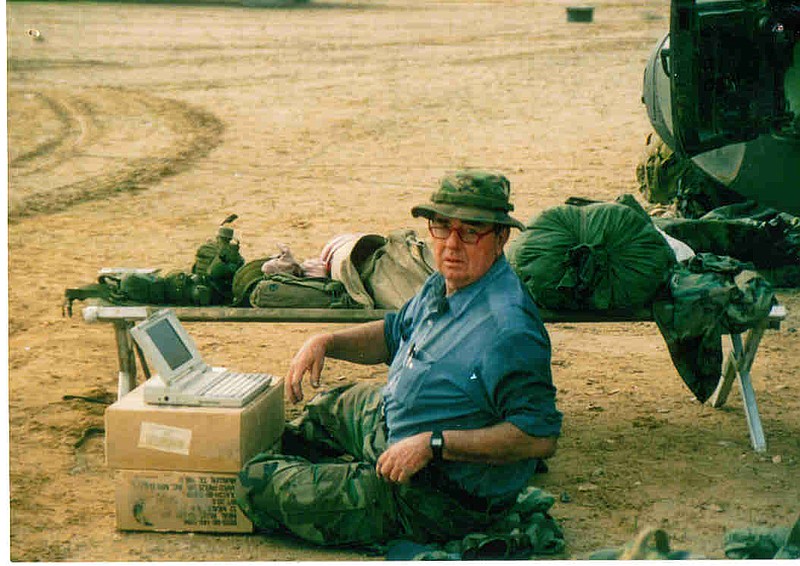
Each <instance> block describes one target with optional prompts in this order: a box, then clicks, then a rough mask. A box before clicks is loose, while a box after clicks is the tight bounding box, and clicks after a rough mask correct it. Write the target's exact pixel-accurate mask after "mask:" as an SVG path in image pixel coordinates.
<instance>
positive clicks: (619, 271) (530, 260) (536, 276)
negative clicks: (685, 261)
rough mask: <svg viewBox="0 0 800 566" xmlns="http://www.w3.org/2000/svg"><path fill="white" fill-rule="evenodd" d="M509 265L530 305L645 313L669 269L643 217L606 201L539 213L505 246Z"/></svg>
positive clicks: (658, 238) (663, 245)
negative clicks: (521, 285) (525, 288)
mask: <svg viewBox="0 0 800 566" xmlns="http://www.w3.org/2000/svg"><path fill="white" fill-rule="evenodd" d="M508 259H509V262H510V263H511V266H512V267H513V268H514V271H515V272H516V273H517V275H518V276H519V277H520V279H521V280H522V282H523V284H524V285H525V286H526V287H527V288H528V290H529V291H530V292H531V294H532V295H533V297H534V300H535V301H536V303H537V304H539V305H540V306H542V307H544V308H549V309H553V310H599V311H631V310H637V309H640V308H644V307H647V306H649V304H650V303H651V301H652V299H653V297H654V296H655V295H656V293H657V292H658V291H659V290H660V289H661V288H662V287H663V286H664V285H665V284H666V282H667V280H668V278H669V275H670V273H671V269H672V267H673V265H674V264H675V254H674V252H673V251H672V248H671V247H670V246H669V244H668V243H667V241H666V240H665V239H664V237H663V236H662V235H661V234H660V233H659V232H658V230H656V228H655V226H654V225H653V223H652V222H651V221H650V219H649V218H648V217H647V216H646V215H644V216H643V215H641V214H640V213H639V212H637V211H636V210H634V209H633V208H631V207H629V206H626V205H624V204H620V203H611V202H608V203H594V204H589V205H586V206H575V205H572V204H565V205H560V206H555V207H551V208H548V209H545V210H543V211H542V212H541V213H539V214H538V215H536V216H534V217H533V218H532V219H531V220H530V221H529V222H528V224H527V225H526V229H525V231H524V232H522V234H520V235H519V236H517V237H516V238H515V239H514V240H513V241H512V242H511V243H510V244H509V252H508Z"/></svg>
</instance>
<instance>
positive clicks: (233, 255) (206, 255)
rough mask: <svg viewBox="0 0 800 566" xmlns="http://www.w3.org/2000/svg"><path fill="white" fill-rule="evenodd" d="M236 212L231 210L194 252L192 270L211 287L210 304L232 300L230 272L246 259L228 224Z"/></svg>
mask: <svg viewBox="0 0 800 566" xmlns="http://www.w3.org/2000/svg"><path fill="white" fill-rule="evenodd" d="M237 218H238V216H237V215H236V214H231V215H230V216H229V217H228V218H226V219H225V220H223V221H222V224H221V225H220V227H219V230H218V231H217V236H216V238H215V239H213V240H208V241H206V242H205V243H204V244H202V245H201V246H200V247H199V248H198V249H197V252H196V253H195V261H194V264H193V265H192V274H194V275H197V276H199V277H200V280H201V281H202V282H203V284H205V285H207V286H208V287H209V288H210V289H211V304H215V305H216V304H229V303H231V302H232V301H233V276H234V274H235V273H236V271H238V270H239V268H240V267H242V266H243V265H244V263H245V261H244V258H243V257H242V255H241V254H240V253H239V240H237V239H236V238H234V232H233V228H231V227H230V226H227V224H229V223H231V222H233V221H234V220H236V219H237Z"/></svg>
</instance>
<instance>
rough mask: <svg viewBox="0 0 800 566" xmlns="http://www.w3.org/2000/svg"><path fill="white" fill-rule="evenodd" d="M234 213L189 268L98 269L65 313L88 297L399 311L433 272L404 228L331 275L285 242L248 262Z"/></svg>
mask: <svg viewBox="0 0 800 566" xmlns="http://www.w3.org/2000/svg"><path fill="white" fill-rule="evenodd" d="M236 218H237V216H236V215H231V216H229V217H228V218H226V219H225V221H224V222H223V223H222V225H221V226H220V227H219V229H218V232H217V235H216V238H215V239H210V240H208V241H206V242H204V243H203V244H202V245H200V246H199V248H198V249H197V251H196V253H195V258H194V263H193V264H192V267H191V270H190V271H171V272H168V273H167V274H161V273H160V270H141V269H122V270H120V271H119V272H118V273H114V274H112V275H109V274H103V275H101V276H100V277H99V279H98V281H97V283H94V284H92V285H86V286H84V287H80V288H74V289H67V290H66V291H65V302H64V313H65V314H69V315H71V314H72V302H73V301H75V300H86V299H91V298H95V299H99V300H100V301H102V302H105V303H110V304H115V305H142V304H145V305H148V304H149V305H173V306H208V305H231V306H235V307H250V306H252V307H260V308H280V307H285V308H359V307H363V306H366V307H368V308H385V309H397V308H400V307H401V306H402V305H403V304H404V303H405V302H406V301H407V300H408V299H410V298H411V297H412V296H413V295H414V294H415V293H416V292H417V290H418V289H419V288H420V287H421V286H422V284H423V283H424V282H425V280H426V279H427V278H428V276H429V275H430V274H431V273H433V270H434V269H433V263H434V262H433V256H432V254H431V252H430V250H429V249H428V247H427V245H426V244H425V242H423V241H421V240H419V239H418V238H417V235H416V232H414V231H413V230H408V229H399V230H394V231H392V232H390V233H389V235H388V237H383V236H377V235H373V236H370V237H369V238H370V240H369V244H370V245H368V246H361V248H359V249H362V248H363V249H362V251H363V252H364V253H361V254H360V255H359V257H358V261H357V262H356V261H354V260H353V258H352V257H350V255H348V256H347V257H345V258H342V262H341V264H342V265H340V266H339V267H346V268H347V269H344V270H343V269H339V270H337V271H336V273H335V274H332V273H331V272H330V265H328V266H327V268H326V267H325V265H324V263H323V258H315V259H312V260H307V261H305V262H303V264H300V263H298V262H297V261H296V260H295V259H294V257H293V256H292V254H291V251H290V250H289V248H288V247H287V246H285V245H283V244H279V246H278V247H279V250H280V253H278V254H277V255H272V256H268V257H262V258H258V259H255V260H252V261H249V262H246V261H245V259H244V257H242V255H241V253H240V251H239V241H238V239H236V238H235V237H234V231H233V228H231V227H230V226H229V225H228V224H230V223H231V222H233V220H235V219H236ZM304 266H308V272H307V270H306V267H304ZM311 273H314V274H317V275H324V277H318V276H314V277H312V276H310V274H311Z"/></svg>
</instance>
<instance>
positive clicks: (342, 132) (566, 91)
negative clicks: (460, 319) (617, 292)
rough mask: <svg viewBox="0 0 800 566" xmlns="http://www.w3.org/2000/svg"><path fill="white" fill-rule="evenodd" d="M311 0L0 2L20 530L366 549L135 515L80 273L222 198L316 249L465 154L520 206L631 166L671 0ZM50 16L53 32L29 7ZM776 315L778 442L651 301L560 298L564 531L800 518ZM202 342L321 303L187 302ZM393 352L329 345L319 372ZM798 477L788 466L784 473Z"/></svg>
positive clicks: (770, 378) (90, 555) (285, 338)
mask: <svg viewBox="0 0 800 566" xmlns="http://www.w3.org/2000/svg"><path fill="white" fill-rule="evenodd" d="M593 4H594V5H595V6H596V10H595V19H594V22H593V23H591V24H575V23H567V22H566V17H565V9H564V8H565V4H564V3H563V2H560V1H557V0H536V1H535V2H534V1H530V0H527V1H521V0H496V1H492V2H489V1H484V2H481V1H464V0H461V1H458V0H453V1H447V0H444V1H443V0H437V1H428V2H423V1H421V0H372V1H369V2H367V1H363V2H362V1H360V0H356V1H353V2H338V3H337V2H328V1H325V0H313V1H312V2H311V3H310V4H308V5H304V6H302V7H297V8H293V9H264V8H262V9H254V8H245V7H241V6H238V5H230V4H229V5H225V4H210V3H205V4H203V3H196V4H187V3H183V4H180V5H169V4H154V3H151V4H116V3H59V2H53V3H17V2H15V3H11V4H8V5H7V6H6V11H7V41H8V114H9V168H10V194H9V207H10V212H9V229H8V240H9V287H10V289H9V295H10V300H9V375H10V376H9V427H10V452H9V457H10V488H11V493H10V496H11V501H10V507H11V519H10V531H11V532H10V543H11V558H12V559H14V560H23V561H32V560H46V561H62V560H69V561H109V560H134V561H138V560H181V561H183V560H362V559H374V557H370V556H369V555H367V554H365V553H362V552H357V551H353V550H341V551H340V550H330V549H315V548H310V547H308V546H306V545H304V544H300V543H298V542H296V541H293V540H291V539H288V538H278V537H262V536H259V535H244V536H214V535H202V534H152V533H149V534H148V533H121V532H117V531H116V530H115V523H114V520H115V519H114V508H113V492H114V486H113V481H112V478H113V475H112V472H111V470H109V469H107V468H106V467H105V464H104V459H103V458H104V457H103V441H102V436H94V437H91V438H89V439H88V440H87V441H86V442H85V443H84V444H83V445H82V447H81V448H79V449H75V448H74V444H75V442H76V441H78V440H79V439H80V438H81V436H82V434H83V432H84V431H85V430H87V429H88V428H89V427H97V426H102V422H103V421H102V418H103V409H104V407H103V406H102V405H97V404H92V403H86V402H84V401H79V400H64V399H63V398H62V396H63V395H106V396H110V397H113V396H114V395H115V391H116V379H117V360H116V353H115V347H114V337H113V332H112V329H111V327H109V326H106V325H89V324H86V323H85V322H83V320H82V319H81V317H80V316H79V314H78V315H76V316H75V317H73V318H62V316H61V311H60V304H61V298H62V296H63V292H64V289H65V288H66V287H74V286H79V285H83V284H86V283H90V282H92V281H94V279H95V276H96V273H97V270H98V269H99V268H100V267H103V266H127V267H160V268H163V269H173V268H181V269H187V268H188V267H189V266H190V265H191V262H192V258H193V254H194V250H195V248H196V247H197V245H198V244H200V243H201V242H203V241H204V240H205V239H206V238H208V237H210V236H211V235H212V234H213V233H214V232H215V230H216V225H217V224H218V223H219V222H220V221H221V220H222V219H223V218H225V217H226V216H227V215H228V214H230V213H233V212H235V213H238V214H239V215H240V219H239V220H238V221H237V222H236V227H237V230H238V232H239V234H240V238H241V241H242V250H243V253H244V256H245V258H247V259H255V258H256V257H260V256H264V255H269V254H271V253H274V252H275V251H276V249H277V248H276V244H277V243H278V242H285V243H287V244H289V245H290V246H291V248H292V250H293V252H294V253H295V256H296V257H298V258H300V259H305V258H310V257H314V256H316V255H317V254H318V253H319V251H320V249H321V248H322V246H323V244H324V243H325V242H326V241H327V240H328V239H330V238H331V237H332V236H334V235H336V234H338V233H341V232H351V231H369V232H378V233H387V232H388V231H389V230H391V229H394V228H400V227H410V228H414V229H417V230H418V231H420V232H422V231H423V230H424V226H423V224H422V223H421V222H419V221H417V220H415V219H412V218H411V216H410V214H409V212H408V211H409V209H410V207H411V206H412V205H413V204H416V203H418V202H421V201H424V200H425V199H427V198H428V195H429V194H430V193H431V192H432V188H433V187H434V185H435V183H436V181H437V179H438V178H440V177H441V176H442V175H443V174H444V173H445V172H446V171H449V170H453V169H455V168H458V167H461V166H468V165H470V166H484V167H492V168H497V169H500V170H503V171H504V172H506V174H507V175H508V176H509V178H510V179H511V181H512V186H513V198H514V201H515V203H516V207H517V208H516V213H517V216H518V217H519V218H521V219H523V220H527V219H528V218H529V217H531V216H532V215H533V214H535V213H536V212H538V211H540V210H542V209H544V208H546V207H548V206H552V205H556V204H560V203H561V202H563V201H564V199H565V198H567V197H569V196H585V197H592V198H597V199H613V198H615V197H616V196H617V195H619V194H621V193H623V192H635V191H636V181H635V175H634V168H635V165H636V162H637V160H638V157H639V155H640V152H641V150H642V148H643V146H644V139H645V136H646V134H647V133H648V131H649V124H648V121H647V117H646V112H645V109H644V107H643V105H642V104H641V101H640V96H641V83H642V73H643V69H644V65H645V62H646V59H647V56H648V54H649V52H650V49H651V47H652V46H653V45H654V44H655V42H656V41H657V40H658V39H659V37H660V36H661V34H662V33H663V32H664V31H665V30H666V28H667V26H668V20H667V10H668V5H667V3H666V1H665V0H633V1H631V0H597V1H595V2H593ZM31 28H33V29H37V30H39V32H40V36H39V38H38V39H35V38H33V37H32V36H31V35H29V34H28V33H27V30H29V29H31ZM779 297H780V298H781V300H782V301H783V302H784V303H785V304H786V305H787V307H788V308H789V313H790V314H789V318H788V319H787V321H786V322H785V323H784V325H783V328H782V330H780V331H768V333H767V335H766V337H765V340H764V343H763V345H762V347H761V349H760V351H759V355H758V358H757V360H756V363H755V367H754V370H753V371H754V381H755V386H756V391H757V395H758V399H759V402H760V408H761V416H762V418H763V422H764V428H765V431H766V435H767V441H768V444H769V448H768V452H767V453H766V454H763V455H759V454H755V453H754V452H753V451H752V450H751V449H750V444H749V439H748V433H747V427H746V424H745V416H744V413H743V410H742V405H741V400H740V397H739V395H738V393H737V392H735V391H734V393H733V394H732V395H731V398H730V400H729V403H728V405H727V406H726V407H725V408H723V409H721V410H716V409H713V408H711V407H707V406H702V405H700V404H699V403H697V402H696V401H693V399H692V395H691V393H690V392H689V390H688V389H687V388H686V387H685V386H684V385H683V383H682V381H681V380H680V378H679V377H678V375H677V373H676V372H675V370H674V369H673V367H672V365H671V362H670V359H669V356H668V353H667V350H666V347H665V344H664V342H663V340H662V339H661V336H660V334H659V333H658V331H657V329H656V327H655V325H653V324H649V323H638V324H596V325H551V326H550V327H549V330H550V332H551V337H552V341H553V347H554V379H555V382H556V384H557V386H558V387H559V404H560V408H561V409H562V411H563V412H564V414H565V426H564V431H563V438H562V439H561V442H560V449H559V452H558V454H557V456H556V457H555V458H553V459H552V460H551V462H550V468H551V471H550V472H549V473H548V474H546V475H543V476H540V477H537V478H536V479H535V485H538V486H541V487H542V488H544V489H547V490H549V491H551V492H552V493H554V494H562V493H566V494H568V495H569V499H570V501H569V502H559V503H557V504H556V506H555V507H554V508H553V514H554V515H555V516H556V517H557V518H558V519H559V520H560V521H561V523H562V525H563V527H564V529H565V533H566V542H567V552H566V554H565V555H563V557H564V558H582V557H584V556H586V554H587V553H589V552H590V551H592V550H595V549H597V548H600V547H605V546H615V545H619V544H621V543H623V542H625V541H627V540H629V539H631V538H632V536H633V535H634V534H635V533H636V532H637V531H638V530H639V529H640V528H642V527H643V526H646V525H652V526H660V527H663V528H665V529H666V530H667V532H668V533H669V534H670V536H671V537H672V541H673V546H674V547H677V548H684V549H692V550H694V551H695V552H698V553H701V554H704V555H706V556H709V557H713V558H721V557H723V553H722V546H723V542H722V541H723V534H724V532H725V530H726V529H729V528H738V527H745V526H750V525H768V526H774V525H786V524H788V523H790V522H791V521H792V520H793V519H794V517H796V514H797V512H798V507H800V505H799V503H798V502H800V482H798V481H797V478H798V477H800V471H799V468H800V401H798V396H797V395H796V392H797V388H798V382H797V375H798V370H799V369H800V364H799V363H798V352H800V345H799V344H798V338H797V336H798V335H797V333H796V329H797V327H798V326H800V294H799V293H798V292H796V291H781V292H780V293H779ZM189 326H190V330H191V332H192V333H193V335H194V336H195V337H196V339H197V341H198V343H199V345H200V348H201V350H202V351H203V353H204V355H205V356H206V358H208V360H209V361H210V362H212V363H217V364H222V363H227V364H234V363H235V365H236V366H238V367H239V368H241V369H243V370H267V371H271V372H274V373H279V374H283V373H285V371H286V369H287V367H288V362H289V359H290V357H291V354H292V353H293V352H294V350H295V349H296V348H298V347H299V346H300V344H301V343H302V342H303V340H305V338H306V337H307V336H309V334H310V333H313V332H315V331H319V330H322V329H323V328H324V327H323V326H316V327H314V326H310V325H306V326H303V325H296V324H286V325H277V324H275V325H268V324H252V325H236V324H231V325H221V324H190V325H189ZM369 375H372V376H375V377H378V378H380V377H381V376H382V375H383V370H382V369H380V368H366V369H365V368H359V367H353V366H348V365H346V364H342V363H331V364H329V366H328V368H327V373H326V376H327V381H326V383H327V384H339V383H341V382H342V381H344V380H352V379H358V378H361V377H364V376H369ZM792 478H794V480H792Z"/></svg>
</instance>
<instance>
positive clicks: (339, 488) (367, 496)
mask: <svg viewBox="0 0 800 566" xmlns="http://www.w3.org/2000/svg"><path fill="white" fill-rule="evenodd" d="M382 409H383V405H382V399H381V395H380V387H377V386H375V385H372V384H357V385H348V386H344V387H340V388H336V389H333V390H331V391H328V392H325V393H321V394H319V395H317V396H316V397H314V398H313V399H312V400H311V401H310V402H309V403H308V404H307V405H306V407H305V410H304V412H303V414H302V415H301V416H300V417H298V418H297V419H295V420H294V421H292V422H290V423H287V428H286V432H285V434H284V437H283V440H284V443H283V444H284V445H283V450H282V451H283V452H284V453H283V454H270V453H264V454H259V455H258V456H256V457H254V458H253V459H252V460H250V461H249V462H248V463H247V464H245V466H244V468H243V469H242V471H241V473H240V474H239V479H238V482H237V488H236V491H237V502H238V504H239V506H240V507H241V508H242V510H243V511H244V513H245V514H246V515H247V516H248V517H249V518H250V519H251V520H252V521H253V523H254V524H255V525H256V527H257V528H259V529H260V530H266V531H279V530H286V531H289V532H290V533H292V534H294V535H295V536H298V537H300V538H302V539H304V540H307V541H310V542H313V543H316V544H320V545H368V544H375V543H382V542H387V541H389V540H392V539H395V538H407V539H411V540H414V541H417V542H433V541H447V540H452V539H455V538H461V537H463V536H464V535H466V534H468V533H470V532H474V531H480V530H483V529H485V528H486V527H488V526H490V525H491V524H493V523H495V522H497V521H498V520H499V519H500V518H502V517H503V516H505V514H506V513H507V510H508V506H505V507H503V506H500V507H493V506H491V505H489V504H487V502H486V501H485V500H482V499H478V498H474V497H471V496H469V495H466V494H464V493H459V492H458V490H457V489H456V488H453V486H450V485H448V484H447V483H446V482H443V481H433V480H432V478H433V477H434V474H431V473H430V471H429V470H427V469H426V470H423V472H424V473H420V474H417V476H415V477H414V478H413V479H412V482H411V483H410V484H393V483H391V482H387V481H384V480H383V479H381V478H379V477H378V475H377V473H376V471H375V464H376V462H377V460H378V457H379V456H380V454H381V453H382V452H383V450H384V449H385V448H386V433H385V424H384V419H383V410H382Z"/></svg>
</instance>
